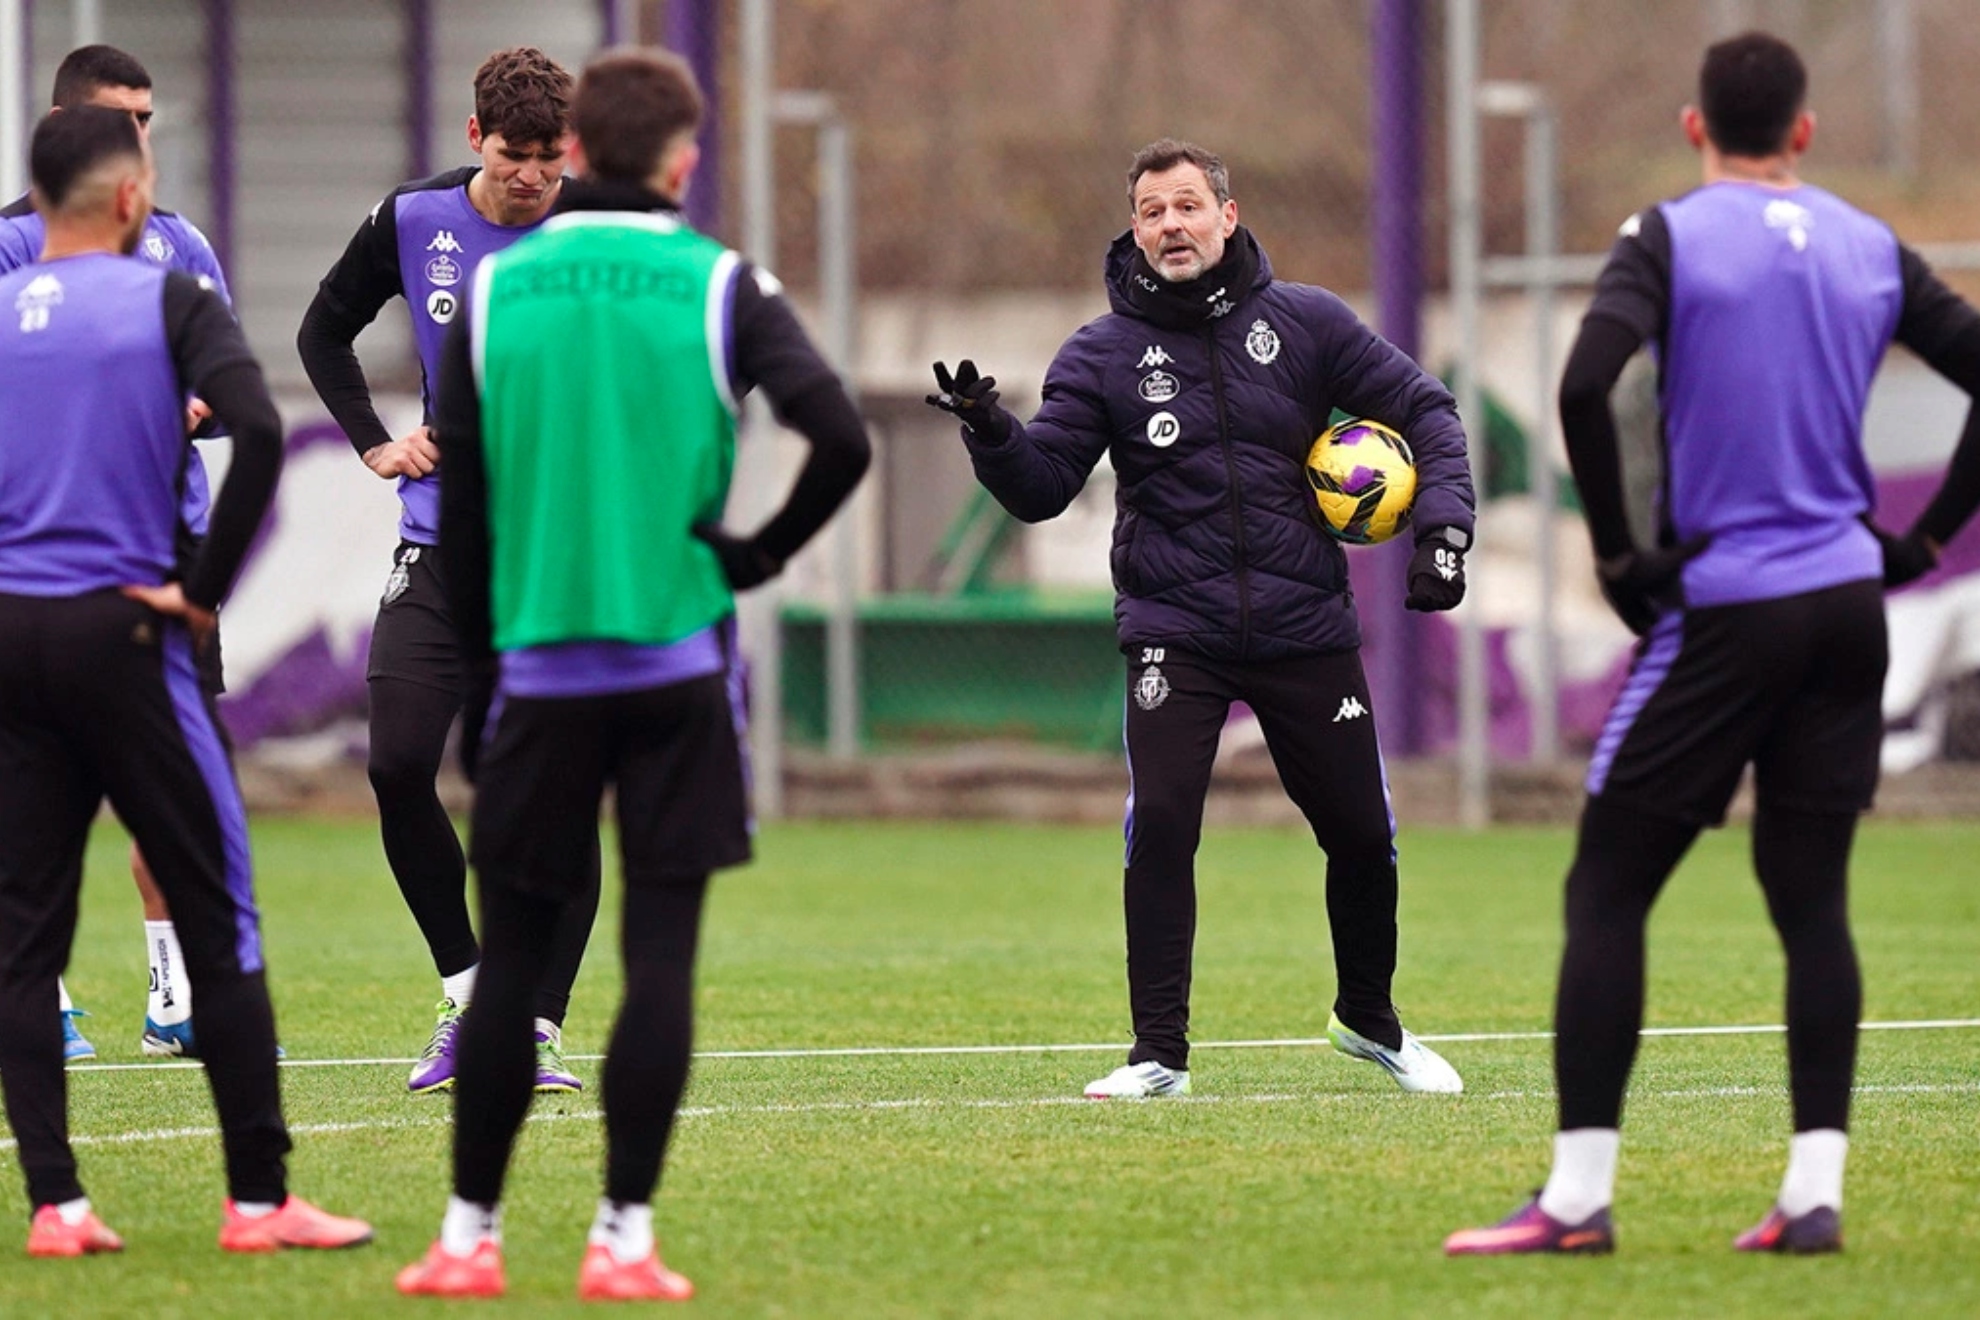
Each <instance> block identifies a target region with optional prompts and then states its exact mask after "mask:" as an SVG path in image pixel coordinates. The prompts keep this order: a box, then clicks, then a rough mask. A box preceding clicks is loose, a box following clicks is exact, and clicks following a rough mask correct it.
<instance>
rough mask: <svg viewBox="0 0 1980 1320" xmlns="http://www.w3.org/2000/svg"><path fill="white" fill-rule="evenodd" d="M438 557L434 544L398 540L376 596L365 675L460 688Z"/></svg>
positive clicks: (449, 689) (457, 656)
mask: <svg viewBox="0 0 1980 1320" xmlns="http://www.w3.org/2000/svg"><path fill="white" fill-rule="evenodd" d="M439 560H440V551H439V550H438V548H437V547H434V546H430V545H418V544H416V543H414V542H412V541H401V542H400V543H399V548H398V550H397V551H396V552H395V553H394V554H393V556H392V572H391V574H390V575H389V576H388V577H387V578H386V579H385V590H384V593H383V594H382V595H381V596H380V597H379V600H378V620H377V622H376V623H374V624H373V625H372V629H371V654H370V657H369V659H368V661H367V663H366V665H365V672H364V676H365V678H367V679H379V678H396V679H403V680H404V681H406V682H408V683H418V684H420V685H422V686H424V687H431V688H439V689H441V690H442V691H446V692H453V693H459V692H460V691H461V689H462V675H461V645H460V639H459V637H458V636H457V635H456V634H455V632H454V621H453V619H452V617H451V616H450V615H449V614H448V613H447V589H446V584H445V582H444V581H443V580H442V578H441V576H440V562H439Z"/></svg>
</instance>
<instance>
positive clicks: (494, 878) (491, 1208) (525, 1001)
mask: <svg viewBox="0 0 1980 1320" xmlns="http://www.w3.org/2000/svg"><path fill="white" fill-rule="evenodd" d="M491 719H492V720H493V721H494V723H493V727H492V728H490V729H489V731H488V732H487V734H486V735H485V741H486V747H485V748H484V750H483V752H482V754H481V768H480V775H479V778H478V780H477V782H476V785H475V798H474V813H473V822H472V825H471V828H470V838H471V839H472V841H473V860H474V868H475V874H476V880H477V886H478V890H479V893H480V896H481V930H482V945H481V963H480V967H479V970H478V971H477V973H476V978H475V990H474V1011H473V1012H471V1013H468V1014H467V1015H465V1017H464V1018H463V1019H462V1022H461V1026H460V1031H459V1047H458V1052H457V1056H456V1060H455V1063H456V1069H455V1078H456V1084H455V1088H454V1089H455V1100H454V1159H453V1170H454V1186H453V1194H452V1196H451V1197H450V1198H449V1199H448V1203H447V1211H446V1214H445V1216H444V1217H443V1218H442V1220H441V1228H440V1237H439V1240H438V1241H436V1242H435V1243H434V1244H433V1246H432V1247H431V1248H430V1249H429V1250H428V1252H427V1254H426V1256H425V1257H424V1258H423V1259H421V1260H419V1261H416V1262H414V1263H413V1264H411V1265H409V1266H407V1267H406V1268H405V1269H404V1270H402V1271H400V1273H399V1278H398V1287H399V1291H401V1292H403V1293H409V1294H416V1295H437V1296H493V1295H496V1294H499V1293H500V1292H501V1291H502V1289H503V1287H504V1283H503V1266H502V1257H501V1201H502V1189H503V1185H504V1182H505V1181H506V1179H507V1175H508V1166H509V1156H510V1154H511V1152H512V1151H513V1149H514V1147H515V1139H516V1133H517V1132H518V1131H519V1130H520V1129H521V1127H522V1123H523V1119H524V1118H525V1116H526V1115H527V1114H528V1112H529V1103H530V1096H531V1093H532V1091H533V1088H534V1084H535V1074H536V1066H535V1065H536V1048H535V1042H534V1039H533V1036H534V1032H533V1024H534V1021H535V1013H534V1009H535V1003H536V993H537V988H538V987H539V986H540V985H542V983H543V978H544V975H545V973H546V971H547V969H548V968H549V966H550V962H551V959H552V957H553V956H554V952H555V946H556V930H557V926H558V923H559V921H560V919H561V918H562V914H563V909H564V908H565V907H566V906H568V905H569V903H570V902H571V900H572V896H573V895H574V894H576V893H578V892H580V891H581V890H582V889H583V888H584V887H585V885H586V884H587V883H588V878H589V871H590V865H591V860H592V854H593V853H594V852H595V851H596V848H597V838H598V807H599V803H600V800H601V798H602V796H603V793H604V784H605V756H606V751H605V738H606V733H607V730H608V727H609V724H608V721H607V720H606V719H604V718H603V717H602V715H601V713H600V703H599V701H598V700H597V699H593V698H584V699H574V700H567V701H566V700H549V701H545V700H526V699H523V700H519V699H516V698H513V697H504V698H503V699H502V701H501V703H500V706H499V709H498V711H497V712H496V713H495V714H494V715H492V716H491Z"/></svg>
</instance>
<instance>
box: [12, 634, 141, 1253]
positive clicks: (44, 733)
mask: <svg viewBox="0 0 1980 1320" xmlns="http://www.w3.org/2000/svg"><path fill="white" fill-rule="evenodd" d="M52 604H53V603H52V602H40V601H37V602H23V601H21V600H20V599H19V598H18V597H5V596H0V1089H4V1091H5V1101H6V1110H7V1122H8V1125H9V1127H10V1128H11V1129H12V1132H13V1136H14V1139H15V1141H16V1142H17V1143H18V1150H19V1155H20V1162H21V1171H22V1173H23V1174H24V1175H25V1176H26V1181H27V1196H28V1205H29V1207H30V1209H31V1212H32V1214H33V1216H34V1227H33V1229H32V1231H31V1237H30V1240H29V1250H30V1251H31V1252H32V1253H34V1254H37V1255H40V1254H63V1255H73V1254H81V1252H83V1251H85V1250H114V1249H115V1247H114V1246H113V1245H112V1242H113V1241H114V1237H111V1238H105V1237H103V1236H100V1235H98V1234H96V1233H95V1232H94V1231H93V1230H91V1229H90V1228H89V1227H88V1219H87V1217H88V1216H89V1214H90V1211H89V1206H88V1202H87V1200H86V1198H85V1197H84V1195H83V1189H82V1184H81V1182H80V1181H79V1180H78V1178H77V1171H76V1160H75V1154H74V1152H73V1151H72V1150H71V1149H70V1146H69V1138H68V1114H67V1099H68V1092H67V1078H66V1077H65V1076H64V1074H63V1071H62V1064H63V1057H62V1027H61V1021H62V1020H61V1019H60V1018H59V1017H58V1016H57V1014H56V1013H55V1012H52V1011H51V1010H52V1009H54V1008H55V1007H56V1005H57V1003H58V992H57V990H56V983H57V981H58V979H59V978H60V976H61V973H62V968H63V966H64V965H65V964H66V963H67V962H68V958H69V949H70V944H71V942H72V940H73V938H74V935H75V923H76V902H77V895H78V893H79V892H80V887H81V879H82V856H83V847H84V844H85V843H86V842H87V839H88V834H89V825H90V821H91V819H92V818H93V817H94V815H95V813H96V807H97V803H98V802H99V801H100V800H101V797H102V790H101V787H100V785H99V784H98V782H97V780H96V778H95V776H94V774H93V773H92V772H91V770H90V768H89V765H88V763H87V760H86V758H85V757H84V756H83V755H82V754H81V750H80V749H79V748H78V747H77V745H76V740H75V738H74V737H73V735H72V734H71V733H70V731H68V730H67V729H65V728H63V727H61V726H59V725H57V724H56V723H54V722H52V720H51V718H50V717H51V715H54V714H58V713H60V711H61V708H60V707H59V706H58V705H56V704H55V703H53V702H51V701H50V700H49V698H48V696H47V694H46V693H44V692H42V691H41V690H40V688H39V684H38V681H37V680H38V675H37V674H36V673H35V671H36V669H38V668H39V666H38V665H36V664H35V663H33V652H34V651H35V650H36V649H38V645H39V640H40V639H39V636H38V632H39V628H40V626H41V625H42V624H43V622H44V620H45V616H46V614H47V613H48V612H49V609H50V606H51V605H52ZM78 663H82V661H81V660H78ZM58 1207H66V1209H67V1213H68V1216H69V1219H70V1220H72V1221H73V1222H70V1223H65V1222H63V1219H62V1214H63V1211H62V1210H61V1209H58ZM98 1227H100V1225H98ZM107 1232H108V1230H104V1233H106V1234H107ZM91 1243H96V1244H97V1245H94V1246H92V1245H91Z"/></svg>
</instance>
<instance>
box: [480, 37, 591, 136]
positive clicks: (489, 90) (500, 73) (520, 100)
mask: <svg viewBox="0 0 1980 1320" xmlns="http://www.w3.org/2000/svg"><path fill="white" fill-rule="evenodd" d="M571 88H572V83H571V75H570V74H569V73H567V72H565V70H564V66H563V65H561V64H559V63H557V61H555V60H553V59H551V58H550V57H549V56H548V55H545V54H544V53H543V52H542V51H540V50H538V49H537V48H536V47H534V46H517V47H515V48H513V49H511V50H498V51H496V52H495V53H494V54H493V55H490V56H489V57H488V58H487V59H485V60H483V61H482V62H481V67H480V68H479V69H476V70H475V71H474V117H475V119H476V120H478V121H479V122H480V124H481V131H482V134H483V135H484V136H487V135H491V134H495V133H500V134H501V135H502V137H503V138H504V139H505V140H506V141H507V142H508V144H509V145H510V146H512V147H525V146H538V145H549V144H553V143H555V142H557V141H558V140H559V139H560V138H562V137H563V136H564V134H566V133H568V132H570V129H571Z"/></svg>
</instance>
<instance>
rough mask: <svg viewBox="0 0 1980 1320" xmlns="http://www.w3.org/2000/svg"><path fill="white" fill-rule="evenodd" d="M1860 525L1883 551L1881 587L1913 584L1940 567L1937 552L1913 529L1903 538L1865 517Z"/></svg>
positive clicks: (1920, 533)
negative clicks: (1866, 528)
mask: <svg viewBox="0 0 1980 1320" xmlns="http://www.w3.org/2000/svg"><path fill="white" fill-rule="evenodd" d="M1863 525H1864V526H1865V527H1868V528H1869V529H1870V534H1871V535H1872V536H1875V537H1876V538H1877V544H1878V545H1879V546H1881V547H1882V548H1883V551H1884V585H1885V586H1887V587H1901V586H1903V585H1904V584H1905V583H1907V582H1916V581H1917V580H1918V579H1919V578H1922V577H1924V576H1925V575H1926V574H1927V573H1929V572H1931V571H1932V570H1933V569H1935V568H1937V567H1938V566H1939V551H1938V548H1937V547H1936V546H1934V545H1933V544H1932V543H1931V542H1930V541H1929V540H1927V539H1926V537H1925V534H1924V533H1923V532H1921V531H1919V530H1918V529H1917V528H1916V527H1914V528H1912V529H1911V530H1910V531H1909V532H1907V533H1905V534H1904V535H1903V536H1894V535H1892V534H1891V533H1890V532H1887V531H1885V530H1884V529H1883V528H1881V527H1879V526H1878V525H1877V524H1876V523H1873V522H1871V521H1870V519H1869V518H1868V517H1867V516H1866V517H1865V518H1864V519H1863Z"/></svg>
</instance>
